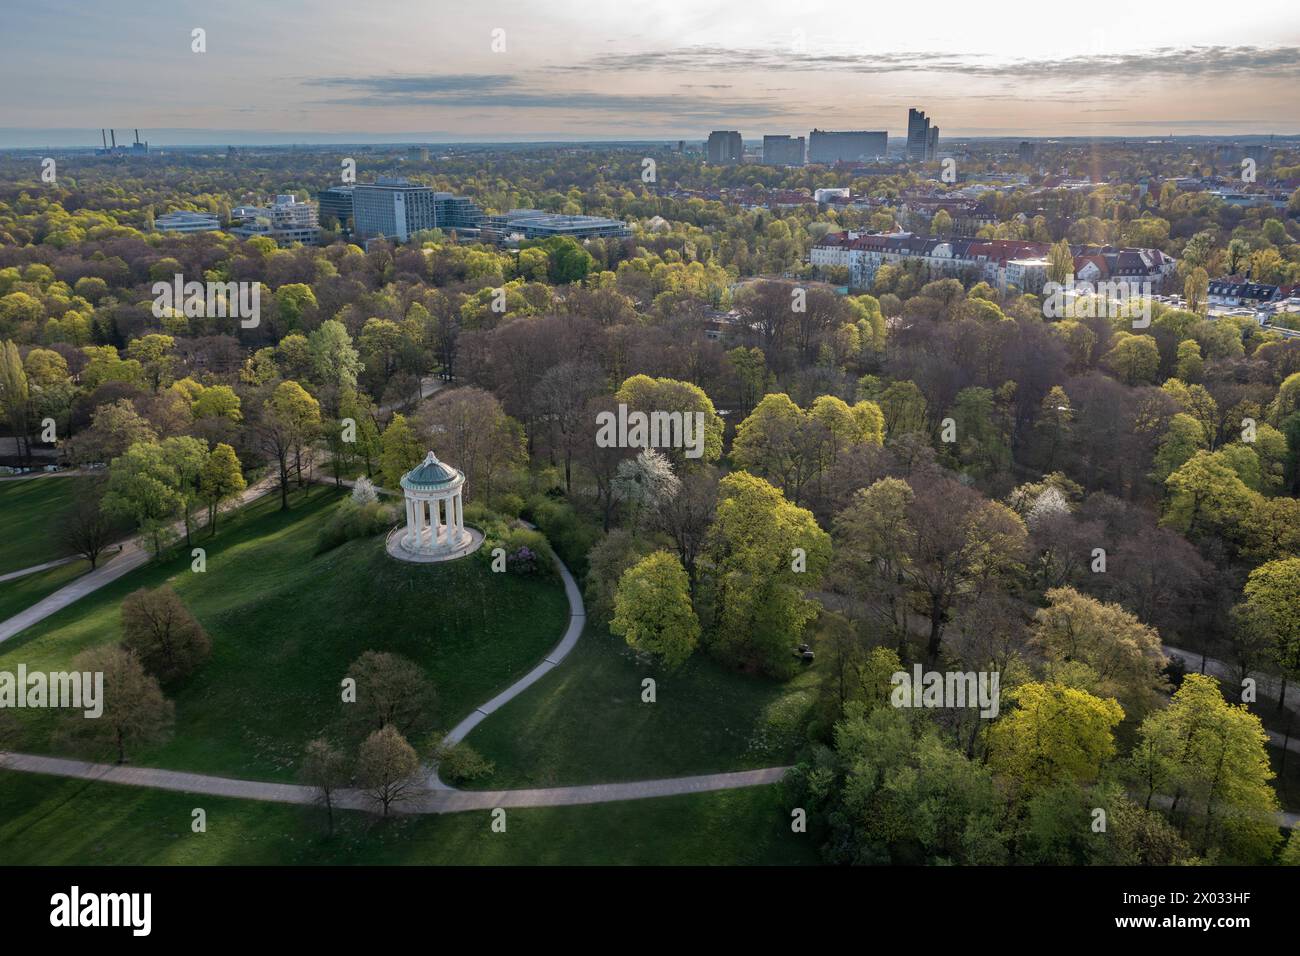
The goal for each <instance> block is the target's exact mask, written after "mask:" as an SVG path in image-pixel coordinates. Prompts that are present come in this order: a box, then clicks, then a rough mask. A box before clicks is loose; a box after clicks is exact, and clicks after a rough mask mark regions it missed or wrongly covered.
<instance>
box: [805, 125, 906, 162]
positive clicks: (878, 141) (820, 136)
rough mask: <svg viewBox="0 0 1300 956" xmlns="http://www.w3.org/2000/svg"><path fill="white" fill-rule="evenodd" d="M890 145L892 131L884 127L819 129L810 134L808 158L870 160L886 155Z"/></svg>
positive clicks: (838, 160) (821, 160) (843, 160)
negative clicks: (877, 128)
mask: <svg viewBox="0 0 1300 956" xmlns="http://www.w3.org/2000/svg"><path fill="white" fill-rule="evenodd" d="M888 146H889V134H888V133H886V132H884V131H883V130H848V131H839V132H837V131H833V130H824V129H815V130H813V131H812V132H811V133H809V134H808V162H810V163H825V164H826V165H830V164H832V163H870V162H874V161H875V160H877V159H883V158H884V156H885V150H886V148H887V147H888Z"/></svg>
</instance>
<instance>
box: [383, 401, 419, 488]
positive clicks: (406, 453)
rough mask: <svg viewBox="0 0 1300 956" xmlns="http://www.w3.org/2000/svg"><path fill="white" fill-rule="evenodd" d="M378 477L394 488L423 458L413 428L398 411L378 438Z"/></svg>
mask: <svg viewBox="0 0 1300 956" xmlns="http://www.w3.org/2000/svg"><path fill="white" fill-rule="evenodd" d="M380 448H381V449H382V450H381V451H380V453H379V477H380V480H381V481H383V483H384V485H385V486H386V487H388V488H391V489H393V490H396V489H397V488H399V487H400V486H401V482H402V476H403V475H405V474H406V473H407V472H408V471H410V470H411V469H412V468H414V467H415V466H416V465H418V464H419V463H420V462H421V461H423V460H424V450H423V448H422V446H421V444H420V439H419V437H418V436H417V435H416V434H415V431H414V429H412V428H411V426H410V425H408V424H407V423H406V418H405V417H404V416H403V415H402V414H401V413H400V412H399V413H396V414H394V415H393V420H392V421H390V422H389V423H388V427H387V428H385V429H384V434H383V436H382V437H381V438H380Z"/></svg>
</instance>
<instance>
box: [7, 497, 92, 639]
mask: <svg viewBox="0 0 1300 956" xmlns="http://www.w3.org/2000/svg"><path fill="white" fill-rule="evenodd" d="M60 480H62V479H60ZM89 570H90V562H89V561H73V562H71V563H69V564H61V565H59V566H58V567H57V568H49V569H48V570H45V571H37V572H36V573H35V574H28V575H25V576H24V577H21V578H14V579H13V580H12V581H4V582H0V621H7V620H8V619H9V618H11V617H13V616H14V615H15V614H17V613H18V612H19V611H25V610H26V609H27V608H29V607H31V606H32V605H33V604H35V603H36V602H37V601H39V600H41V599H42V598H44V597H46V596H47V595H50V594H53V593H54V592H55V591H57V590H58V589H59V588H61V587H63V586H64V585H65V584H67V583H68V582H69V581H71V580H72V579H73V578H79V577H81V575H83V574H85V573H86V572H87V571H89Z"/></svg>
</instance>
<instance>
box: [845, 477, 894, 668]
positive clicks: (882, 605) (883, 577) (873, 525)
mask: <svg viewBox="0 0 1300 956" xmlns="http://www.w3.org/2000/svg"><path fill="white" fill-rule="evenodd" d="M913 500H914V496H913V494H912V489H911V487H910V486H909V485H908V484H907V482H905V481H903V480H901V479H898V478H884V479H881V480H880V481H877V482H876V483H875V484H873V485H871V487H869V488H861V489H859V490H858V492H857V493H856V494H855V495H854V497H853V500H852V502H851V503H850V504H849V506H848V507H846V508H845V509H844V510H843V511H841V512H840V513H839V515H838V516H836V518H835V526H834V535H835V543H836V547H835V552H834V564H833V566H832V580H833V581H834V582H835V583H836V585H837V586H838V587H840V588H842V589H843V590H845V591H847V592H848V593H849V594H851V595H852V596H854V597H856V598H858V599H860V600H861V601H862V602H863V603H864V605H865V607H866V609H867V611H868V613H869V614H871V615H872V616H873V617H874V619H875V620H876V621H877V622H878V624H879V625H880V627H881V628H882V629H883V636H884V637H885V638H886V640H892V641H893V642H895V643H896V644H897V645H898V648H899V652H900V654H901V653H903V652H905V650H906V641H907V635H908V631H909V628H908V619H909V617H910V612H911V606H912V599H911V596H910V592H909V589H908V587H907V585H906V582H905V579H904V577H903V568H904V567H905V566H906V563H907V556H906V550H905V545H904V540H905V535H906V531H905V528H906V522H907V520H908V519H907V515H908V508H909V506H910V505H911V504H912V502H913Z"/></svg>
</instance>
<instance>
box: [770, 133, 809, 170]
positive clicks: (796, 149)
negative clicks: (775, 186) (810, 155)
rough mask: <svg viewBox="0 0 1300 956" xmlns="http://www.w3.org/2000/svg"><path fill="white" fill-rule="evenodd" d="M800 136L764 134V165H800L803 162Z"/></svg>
mask: <svg viewBox="0 0 1300 956" xmlns="http://www.w3.org/2000/svg"><path fill="white" fill-rule="evenodd" d="M804 142H805V141H804V138H803V137H802V136H797V137H796V136H764V137H763V165H764V166H802V165H803V162H804Z"/></svg>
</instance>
